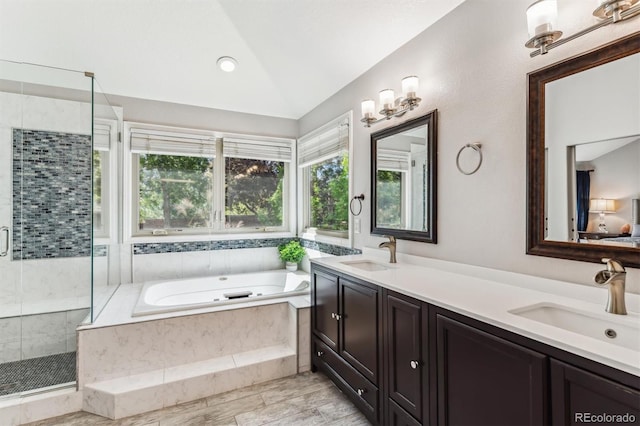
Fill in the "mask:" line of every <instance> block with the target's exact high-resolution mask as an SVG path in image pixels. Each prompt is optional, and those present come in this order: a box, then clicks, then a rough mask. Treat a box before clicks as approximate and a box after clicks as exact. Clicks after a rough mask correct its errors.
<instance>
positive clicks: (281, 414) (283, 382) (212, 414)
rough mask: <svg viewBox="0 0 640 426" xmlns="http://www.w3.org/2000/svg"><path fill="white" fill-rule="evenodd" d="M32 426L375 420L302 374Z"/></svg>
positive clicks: (325, 382)
mask: <svg viewBox="0 0 640 426" xmlns="http://www.w3.org/2000/svg"><path fill="white" fill-rule="evenodd" d="M30 425H31V426H36V425H37V426H53V425H65V426H67V425H68V426H80V425H83V426H84V425H91V426H93V425H99V426H102V425H109V426H113V425H118V426H169V425H171V426H200V425H206V426H213V425H216V426H217V425H225V426H226V425H246V426H253V425H304V426H307V425H340V426H342V425H364V426H366V425H370V423H369V421H368V420H367V419H366V418H365V417H364V416H363V415H362V414H361V413H360V412H359V411H358V409H357V408H356V407H355V406H354V405H353V404H352V403H351V401H349V400H348V399H347V397H346V396H345V395H343V394H342V393H341V392H340V390H339V389H338V388H337V387H335V385H334V384H333V383H332V382H331V381H330V380H329V379H328V378H327V377H326V376H325V375H324V374H322V373H310V372H307V373H302V374H298V375H296V376H290V377H286V378H283V379H278V380H273V381H270V382H266V383H261V384H257V385H253V386H249V387H246V388H242V389H238V390H235V391H231V392H227V393H223V394H219V395H214V396H211V397H208V398H203V399H199V400H196V401H192V402H187V403H184V404H180V405H176V406H174V407H168V408H164V409H161V410H156V411H151V412H148V413H144V414H139V415H136V416H132V417H127V418H124V419H120V420H109V419H105V418H104V417H100V416H96V415H94V414H90V413H85V412H79V413H72V414H67V415H65V416H60V417H55V418H51V419H47V420H42V421H39V422H35V423H30Z"/></svg>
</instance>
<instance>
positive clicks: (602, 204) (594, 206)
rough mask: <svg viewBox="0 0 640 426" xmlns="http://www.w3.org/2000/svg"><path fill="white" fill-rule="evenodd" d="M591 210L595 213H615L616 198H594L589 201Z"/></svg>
mask: <svg viewBox="0 0 640 426" xmlns="http://www.w3.org/2000/svg"><path fill="white" fill-rule="evenodd" d="M589 211H591V212H594V213H615V212H616V200H610V199H606V198H592V199H591V201H590V202H589Z"/></svg>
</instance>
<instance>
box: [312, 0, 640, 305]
mask: <svg viewBox="0 0 640 426" xmlns="http://www.w3.org/2000/svg"><path fill="white" fill-rule="evenodd" d="M530 3H531V0H468V1H466V2H465V3H463V4H462V5H461V6H459V7H458V8H457V9H455V10H454V11H453V12H451V13H450V14H449V15H447V16H445V17H444V18H443V19H442V20H440V21H439V22H437V23H436V24H434V25H433V26H432V27H430V28H428V29H427V30H426V31H424V32H423V33H422V34H420V35H418V36H417V37H416V38H415V39H413V40H411V41H410V42H408V43H407V44H406V45H404V46H403V47H401V48H400V49H398V50H397V51H395V52H394V53H393V54H391V55H390V56H388V57H387V58H385V59H384V60H383V61H381V62H380V63H378V64H377V65H376V66H374V67H373V68H372V69H371V70H369V71H368V72H366V73H365V74H363V75H362V76H361V77H359V78H358V79H357V80H355V81H353V82H352V83H350V84H349V85H348V86H346V87H345V88H344V89H342V90H341V91H340V92H338V93H337V94H335V95H334V96H332V97H331V98H329V99H328V100H327V101H326V102H324V103H322V104H321V105H319V106H318V107H317V108H315V109H314V110H313V111H311V112H310V113H309V114H307V115H306V116H304V117H303V118H302V119H301V120H300V121H299V126H300V134H304V133H306V132H308V131H310V130H312V129H314V128H316V127H318V126H320V125H322V124H323V123H325V122H327V121H328V120H330V119H332V118H333V117H335V116H337V115H338V114H340V113H343V112H345V111H347V110H350V109H353V111H354V117H359V116H360V101H361V100H362V99H366V98H375V97H376V96H377V93H378V91H379V90H381V89H384V88H387V87H392V88H394V89H396V90H397V91H399V90H400V80H401V79H402V77H404V76H407V75H411V74H415V75H418V76H420V79H421V88H420V90H419V92H418V95H419V96H420V97H421V98H422V99H423V101H422V103H421V105H420V107H419V109H418V110H417V111H414V112H412V113H410V114H408V115H406V116H405V117H403V118H402V119H395V120H393V121H392V122H390V123H389V124H388V125H395V124H399V123H400V122H401V120H404V119H410V118H414V117H417V116H419V115H421V114H423V113H426V112H428V111H430V110H432V109H434V108H437V109H438V111H439V116H438V126H439V131H438V146H439V150H438V151H439V152H438V244H437V245H432V244H423V243H417V242H411V241H400V242H399V243H398V250H399V251H400V252H403V253H409V254H414V255H419V256H425V257H433V258H438V259H445V260H450V261H456V262H463V263H469V264H473V265H482V266H486V267H491V268H498V269H503V270H508V271H515V272H522V273H527V274H534V275H540V276H544V277H549V278H555V279H563V280H567V281H571V282H577V283H582V284H589V283H591V282H592V281H593V275H594V273H595V272H596V271H597V270H599V269H601V266H600V265H597V264H595V263H584V262H575V261H568V260H560V259H551V258H545V257H538V256H528V255H526V254H525V243H526V229H525V226H526V171H525V163H526V153H525V148H526V114H527V104H526V81H527V80H526V75H527V73H528V72H531V71H534V70H536V69H538V68H542V67H544V66H546V65H549V64H552V63H555V62H557V61H560V60H563V59H565V58H568V57H570V56H573V55H576V54H579V53H582V52H585V51H587V50H590V49H593V48H595V47H597V46H599V45H601V44H604V43H607V42H609V41H612V40H615V39H617V38H619V37H621V36H624V35H626V34H630V33H632V32H633V31H634V30H637V29H638V20H637V19H636V20H633V21H630V22H623V23H619V24H616V25H614V26H609V27H607V28H603V29H600V30H598V31H596V32H593V33H591V34H588V35H586V36H584V37H582V38H580V39H577V40H574V41H573V42H571V43H568V44H566V45H564V46H561V47H559V48H557V49H554V50H552V51H551V52H550V53H549V54H547V55H545V56H543V57H536V58H530V57H529V52H530V51H529V50H528V49H526V48H525V47H524V42H525V41H526V40H527V25H526V18H525V11H526V8H527V6H528V5H529V4H530ZM591 6H592V5H591V3H590V2H584V0H563V1H562V2H559V8H560V10H559V22H558V25H559V27H561V29H562V30H563V31H564V32H565V34H572V33H574V32H575V31H577V30H578V29H581V28H582V27H584V26H587V25H590V24H591V23H593V22H595V18H593V17H592V16H591ZM381 27H383V26H382V25H381ZM363 48H364V46H363ZM357 53H358V52H353V54H354V55H357ZM354 121H356V120H354ZM356 123H357V121H356ZM385 125H386V124H385V123H381V124H378V125H374V126H373V127H371V128H370V129H367V128H364V127H363V126H362V125H361V124H360V123H357V124H355V125H354V129H353V137H354V141H353V143H354V155H353V157H354V158H353V159H352V166H353V169H354V172H355V173H354V186H353V193H358V194H359V193H361V192H362V193H364V194H365V195H367V199H370V198H369V195H370V188H369V155H370V147H369V144H370V140H369V135H370V133H371V132H374V131H377V130H379V129H381V128H384V126H385ZM471 142H481V143H482V144H483V148H482V149H483V154H484V163H483V165H482V167H481V168H480V170H479V171H478V172H477V173H476V174H474V175H471V176H465V175H462V174H461V173H459V172H458V170H457V169H456V167H455V156H456V153H457V152H458V150H459V149H460V147H461V146H462V145H464V144H466V143H471ZM369 215H370V204H369V203H365V206H364V208H363V212H362V215H361V220H362V233H360V234H356V235H355V245H356V247H364V246H367V247H372V246H377V244H378V243H379V242H380V241H382V239H380V238H378V237H374V236H371V235H369V232H368V230H369V229H370V220H369ZM628 271H629V275H628V287H629V288H630V289H631V290H632V291H634V292H640V270H638V269H629V270H628Z"/></svg>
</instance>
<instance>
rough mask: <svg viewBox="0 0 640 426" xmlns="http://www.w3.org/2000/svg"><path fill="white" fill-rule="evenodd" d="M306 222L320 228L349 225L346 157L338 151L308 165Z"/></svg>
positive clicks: (347, 161)
mask: <svg viewBox="0 0 640 426" xmlns="http://www.w3.org/2000/svg"><path fill="white" fill-rule="evenodd" d="M310 184H311V197H310V204H311V206H310V207H311V218H310V226H312V227H314V228H318V229H320V230H331V231H346V230H348V229H349V221H348V209H349V157H348V156H347V155H342V156H339V157H334V158H331V159H329V160H327V161H324V162H322V163H319V164H315V165H313V166H311V167H310Z"/></svg>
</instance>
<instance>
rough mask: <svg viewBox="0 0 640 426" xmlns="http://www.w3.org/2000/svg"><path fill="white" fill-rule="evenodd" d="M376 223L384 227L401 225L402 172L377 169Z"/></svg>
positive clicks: (399, 226) (398, 226)
mask: <svg viewBox="0 0 640 426" xmlns="http://www.w3.org/2000/svg"><path fill="white" fill-rule="evenodd" d="M376 198H377V206H376V223H377V224H378V226H382V227H384V228H401V227H402V209H401V206H402V205H403V202H402V172H394V171H390V170H378V172H377V177H376Z"/></svg>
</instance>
